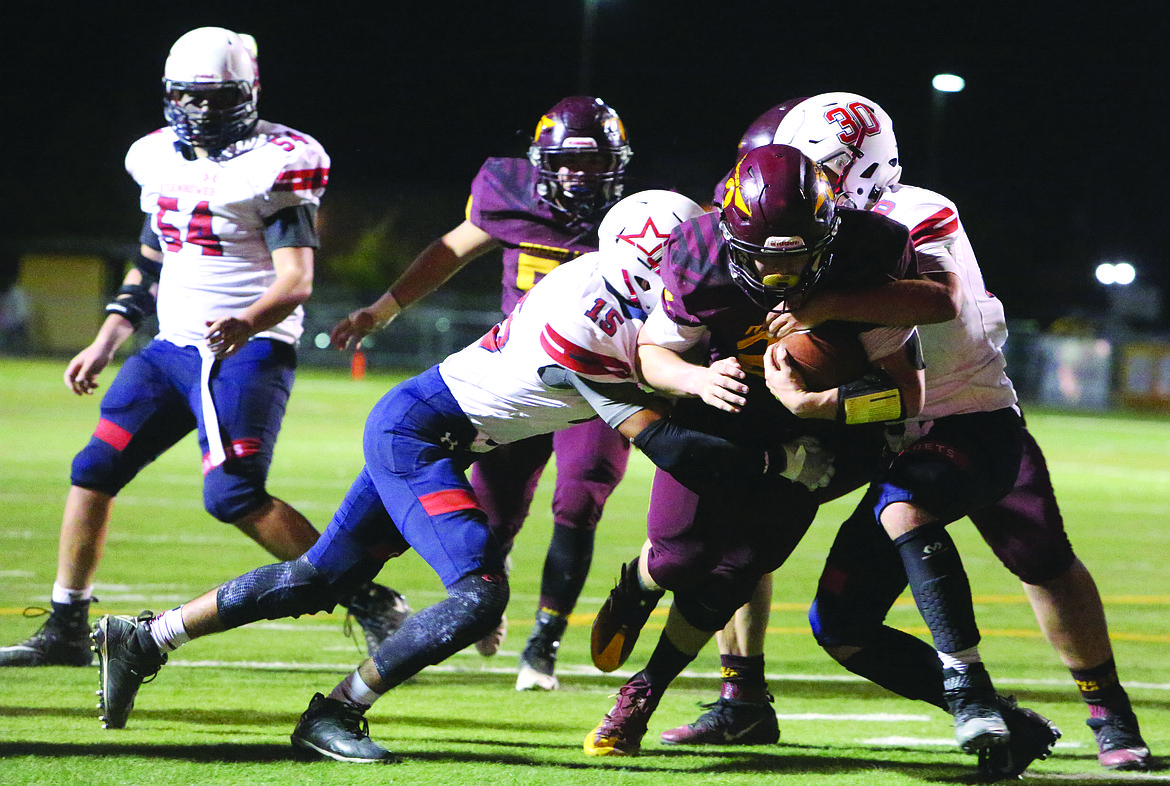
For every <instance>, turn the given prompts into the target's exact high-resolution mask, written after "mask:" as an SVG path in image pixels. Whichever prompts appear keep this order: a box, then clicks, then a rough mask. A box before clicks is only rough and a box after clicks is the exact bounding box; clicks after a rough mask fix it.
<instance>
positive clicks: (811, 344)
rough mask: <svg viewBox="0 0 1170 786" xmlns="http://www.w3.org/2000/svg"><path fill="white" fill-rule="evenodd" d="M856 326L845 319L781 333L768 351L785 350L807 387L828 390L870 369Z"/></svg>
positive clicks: (864, 373) (789, 361) (871, 368)
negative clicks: (782, 334)
mask: <svg viewBox="0 0 1170 786" xmlns="http://www.w3.org/2000/svg"><path fill="white" fill-rule="evenodd" d="M857 328H858V326H857V325H854V324H850V323H846V322H825V323H823V324H821V325H817V326H816V327H815V328H813V329H812V330H810V331H807V332H803V333H792V334H790V335H788V336H785V337H784V338H782V339H780V341H778V342H777V344H776V345H773V347H772V351H773V352H776V351H780V350H783V351H785V352H787V353H788V364H789V365H790V366H792V368H794V369H795V370H796V371H798V372H800V375H801V378H802V379H804V384H805V386H806V388H807V389H808V390H811V391H814V392H816V391H821V390H829V389H830V388H835V387H837V386H839V385H844V384H846V383H847V382H852V381H854V380H855V379H857V378H859V377H863V376H865V375H866V374H868V373H869V372H870V371H873V366H871V365H870V362H869V358H868V357H867V356H866V354H865V347H864V346H862V343H861V339H859V338H858V337H857Z"/></svg>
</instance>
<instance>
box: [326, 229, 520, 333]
mask: <svg viewBox="0 0 1170 786" xmlns="http://www.w3.org/2000/svg"><path fill="white" fill-rule="evenodd" d="M498 245H499V244H498V243H497V242H496V241H495V240H493V239H492V237H491V235H489V234H488V233H487V232H484V231H483V230H482V229H480V228H479V227H477V226H476V225H475V224H473V223H471V222H470V221H464V222H463V223H462V224H460V225H459V226H457V227H455V228H454V229H452V230H451V231H450V232H448V233H447V234H445V235H443V236H442V237H441V238H439V239H438V240H436V241H434V242H433V243H431V244H430V245H429V246H427V247H426V248H424V249H423V250H422V252H421V253H420V254H419V255H418V256H417V257H415V259H414V261H413V262H411V263H410V267H408V268H407V269H406V272H405V273H403V274H402V275H401V276H399V278H398V280H397V281H395V282H394V283H393V284H391V285H390V288H389V289H387V290H386V293H385V294H384V295H382V296H381V297H380V298H378V299H377V300H375V301H374V302H373V303H371V304H370V305H368V306H366V307H365V308H359V309H358V310H357V311H354V312H353V313H351V314H350V315H349V316H347V317H346V318H345V319H343V320H341V321H340V322H338V323H337V324H336V325H334V327H333V330H331V331H330V332H329V342H330V344H331V345H332V346H333V347H336V348H337V349H343V350H344V349H354V348H355V347H357V345H358V343H360V342H361V340H362V339H363V338H365V337H366V336H368V335H369V334H370V333H373V332H374V331H376V330H380V329H382V328H384V327H385V326H386V325H388V324H390V322H392V321H393V320H394V318H395V317H396V316H398V314H399V312H401V311H402V309H404V308H406V307H407V306H409V305H410V304H412V303H414V302H416V301H418V300H421V299H422V298H424V297H426V296H427V295H429V294H430V293H431V292H433V291H435V290H436V289H438V288H439V287H440V286H442V285H443V284H444V283H446V281H447V280H448V279H449V278H451V276H453V275H455V274H456V273H457V272H459V271H460V270H461V269H463V267H464V266H465V265H467V263H469V262H471V260H473V259H475V258H476V257H479V256H481V255H483V254H485V253H487V252H488V251H491V250H492V249H494V248H496V247H497V246H498Z"/></svg>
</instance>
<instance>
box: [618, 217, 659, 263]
mask: <svg viewBox="0 0 1170 786" xmlns="http://www.w3.org/2000/svg"><path fill="white" fill-rule="evenodd" d="M669 237H670V233H669V232H667V233H665V234H663V233H662V232H659V231H658V227H656V226H654V219H653V218H652V217H648V218H647V219H646V226H644V227H642V231H641V232H639V233H637V234H633V233H629V234H625V235H618V236H617V239H618V242H620V243H629V244H630V245H631V246H633V247H634V248H636V249H638V253H639V254H641V255H642V257H643V258H645V260H646V262H647V264H649V265H650V269H651V270H657V269H658V264H659V262H661V261H662V247H663V246H665V245H666V240H667V238H669Z"/></svg>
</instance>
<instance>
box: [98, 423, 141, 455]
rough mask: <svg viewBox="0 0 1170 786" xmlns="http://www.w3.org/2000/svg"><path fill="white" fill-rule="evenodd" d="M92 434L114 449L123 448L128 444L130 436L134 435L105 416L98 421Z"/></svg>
mask: <svg viewBox="0 0 1170 786" xmlns="http://www.w3.org/2000/svg"><path fill="white" fill-rule="evenodd" d="M93 435H94V436H95V437H97V438H98V439H100V440H101V441H102V442H105V443H106V444H107V445H110V446H112V447H113V448H114V450H125V449H126V446H127V445H129V444H130V438H131V437H133V436H134V435H133V434H131V433H130V432H129V431H127V430H126V429H124V428H122V427H121V426H119V425H118V424H117V423H113V422H111V421H109V420H106V419H105V418H102V419H100V420H99V421H98V424H97V428H96V429H94V432H93Z"/></svg>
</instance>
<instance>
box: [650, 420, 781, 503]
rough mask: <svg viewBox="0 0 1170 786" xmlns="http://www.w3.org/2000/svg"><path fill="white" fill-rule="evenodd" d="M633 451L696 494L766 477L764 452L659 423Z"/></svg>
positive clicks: (652, 426)
mask: <svg viewBox="0 0 1170 786" xmlns="http://www.w3.org/2000/svg"><path fill="white" fill-rule="evenodd" d="M634 447H636V448H638V450H640V451H642V452H643V453H644V454H645V455H646V457H647V458H648V459H650V460H651V461H653V462H654V463H655V464H656V465H657V466H658V467H659V468H660V469H662V470H664V471H666V472H669V473H670V474H671V475H672V476H673V477H674V479H675V480H677V481H678V482H679V483H681V484H683V485H684V486H686V487H687V488H688V489H690V490H691V491H693V492H695V493H696V494H702V493H703V492H704V491H709V490H712V489H715V488H718V487H720V486H723V485H726V484H727V483H728V482H733V481H735V480H737V479H741V478H742V477H744V476H749V477H758V476H763V474H764V472H765V471H766V469H767V458H766V456H765V454H764V453H763V451H754V450H751V449H747V448H742V447H740V446H738V445H735V444H733V443H731V442H729V441H727V440H726V439H723V438H721V437H716V436H712V435H711V434H705V433H703V432H701V431H695V430H693V429H689V428H686V427H684V426H679V425H677V424H675V423H672V422H671V421H670V419H669V418H664V419H662V420H656V421H654V422H653V423H651V424H650V425H649V426H647V427H646V428H644V429H643V430H642V432H641V433H640V434H638V436H636V437H634Z"/></svg>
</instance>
